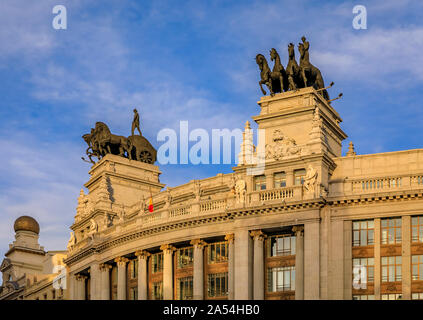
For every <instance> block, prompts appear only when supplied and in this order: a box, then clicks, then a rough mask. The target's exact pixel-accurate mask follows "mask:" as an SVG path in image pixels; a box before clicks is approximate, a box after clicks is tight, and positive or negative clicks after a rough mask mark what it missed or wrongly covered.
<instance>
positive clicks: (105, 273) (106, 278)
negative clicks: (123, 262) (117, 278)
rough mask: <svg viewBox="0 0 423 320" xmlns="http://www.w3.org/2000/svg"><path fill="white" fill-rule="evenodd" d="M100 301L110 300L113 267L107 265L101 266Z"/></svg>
mask: <svg viewBox="0 0 423 320" xmlns="http://www.w3.org/2000/svg"><path fill="white" fill-rule="evenodd" d="M99 267H100V282H101V283H100V299H101V300H110V269H111V268H112V266H111V265H110V264H107V263H102V264H100V266H99Z"/></svg>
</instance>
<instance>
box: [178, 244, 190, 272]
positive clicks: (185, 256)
mask: <svg viewBox="0 0 423 320" xmlns="http://www.w3.org/2000/svg"><path fill="white" fill-rule="evenodd" d="M177 259H178V268H179V269H181V268H186V267H191V266H192V264H193V261H194V249H193V247H189V248H182V249H179V250H178V251H177Z"/></svg>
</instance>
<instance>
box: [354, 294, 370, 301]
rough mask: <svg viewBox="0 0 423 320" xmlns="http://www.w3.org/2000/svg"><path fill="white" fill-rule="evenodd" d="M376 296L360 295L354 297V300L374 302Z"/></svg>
mask: <svg viewBox="0 0 423 320" xmlns="http://www.w3.org/2000/svg"><path fill="white" fill-rule="evenodd" d="M374 299H375V296H374V295H373V294H369V295H368V294H358V295H355V296H353V300H374Z"/></svg>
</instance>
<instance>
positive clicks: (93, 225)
mask: <svg viewBox="0 0 423 320" xmlns="http://www.w3.org/2000/svg"><path fill="white" fill-rule="evenodd" d="M97 231H98V225H97V222H95V220H94V219H90V230H89V231H88V236H89V237H90V238H91V239H93V238H94V234H96V233H97Z"/></svg>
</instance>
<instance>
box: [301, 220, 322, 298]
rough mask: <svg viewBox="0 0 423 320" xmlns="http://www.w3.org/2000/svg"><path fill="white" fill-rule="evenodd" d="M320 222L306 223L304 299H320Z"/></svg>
mask: <svg viewBox="0 0 423 320" xmlns="http://www.w3.org/2000/svg"><path fill="white" fill-rule="evenodd" d="M319 237H320V222H319V221H318V220H317V221H313V222H308V223H305V224H304V299H306V300H319V299H320V241H319V239H320V238H319Z"/></svg>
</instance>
